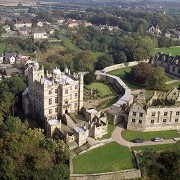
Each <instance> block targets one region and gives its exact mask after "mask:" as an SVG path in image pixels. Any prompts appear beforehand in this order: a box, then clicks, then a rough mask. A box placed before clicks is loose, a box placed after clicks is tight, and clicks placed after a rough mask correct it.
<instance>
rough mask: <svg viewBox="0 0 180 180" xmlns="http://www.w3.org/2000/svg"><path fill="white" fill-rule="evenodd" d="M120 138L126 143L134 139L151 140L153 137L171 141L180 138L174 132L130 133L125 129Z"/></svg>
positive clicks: (179, 135)
mask: <svg viewBox="0 0 180 180" xmlns="http://www.w3.org/2000/svg"><path fill="white" fill-rule="evenodd" d="M122 137H123V138H124V139H125V140H127V141H132V140H134V139H136V138H143V139H144V140H151V139H153V138H155V137H160V138H164V139H171V138H174V137H180V134H178V133H177V131H176V130H170V131H151V132H137V131H131V130H127V129H126V130H124V131H123V132H122Z"/></svg>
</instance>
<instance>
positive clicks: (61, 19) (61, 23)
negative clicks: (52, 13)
mask: <svg viewBox="0 0 180 180" xmlns="http://www.w3.org/2000/svg"><path fill="white" fill-rule="evenodd" d="M64 22H65V19H64V18H59V19H57V23H58V24H59V25H63V23H64Z"/></svg>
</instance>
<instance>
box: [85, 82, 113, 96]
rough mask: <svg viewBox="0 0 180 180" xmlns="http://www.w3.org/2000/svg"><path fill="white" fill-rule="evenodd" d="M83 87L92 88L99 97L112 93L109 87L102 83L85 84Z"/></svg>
mask: <svg viewBox="0 0 180 180" xmlns="http://www.w3.org/2000/svg"><path fill="white" fill-rule="evenodd" d="M85 88H87V89H91V88H92V89H93V90H97V92H98V96H99V97H105V96H110V95H113V92H112V91H111V89H110V88H109V87H108V86H107V85H105V84H102V83H97V82H95V83H91V84H89V85H86V86H85Z"/></svg>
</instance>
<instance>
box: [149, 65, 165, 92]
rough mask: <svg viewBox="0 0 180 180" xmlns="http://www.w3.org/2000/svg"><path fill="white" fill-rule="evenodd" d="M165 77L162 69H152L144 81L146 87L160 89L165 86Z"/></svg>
mask: <svg viewBox="0 0 180 180" xmlns="http://www.w3.org/2000/svg"><path fill="white" fill-rule="evenodd" d="M166 80H167V77H166V75H165V72H164V69H163V68H162V67H156V68H153V69H152V71H151V73H150V75H149V76H148V78H147V80H146V85H147V86H148V87H150V88H152V89H161V88H163V87H164V86H165V82H166Z"/></svg>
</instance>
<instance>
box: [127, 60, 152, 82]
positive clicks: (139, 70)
mask: <svg viewBox="0 0 180 180" xmlns="http://www.w3.org/2000/svg"><path fill="white" fill-rule="evenodd" d="M151 71H152V65H151V64H149V63H144V62H141V63H139V64H138V65H136V66H134V67H132V68H131V71H130V73H126V77H127V79H129V80H131V81H134V82H136V83H139V84H145V82H146V80H147V78H148V77H149V75H150V74H151Z"/></svg>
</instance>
